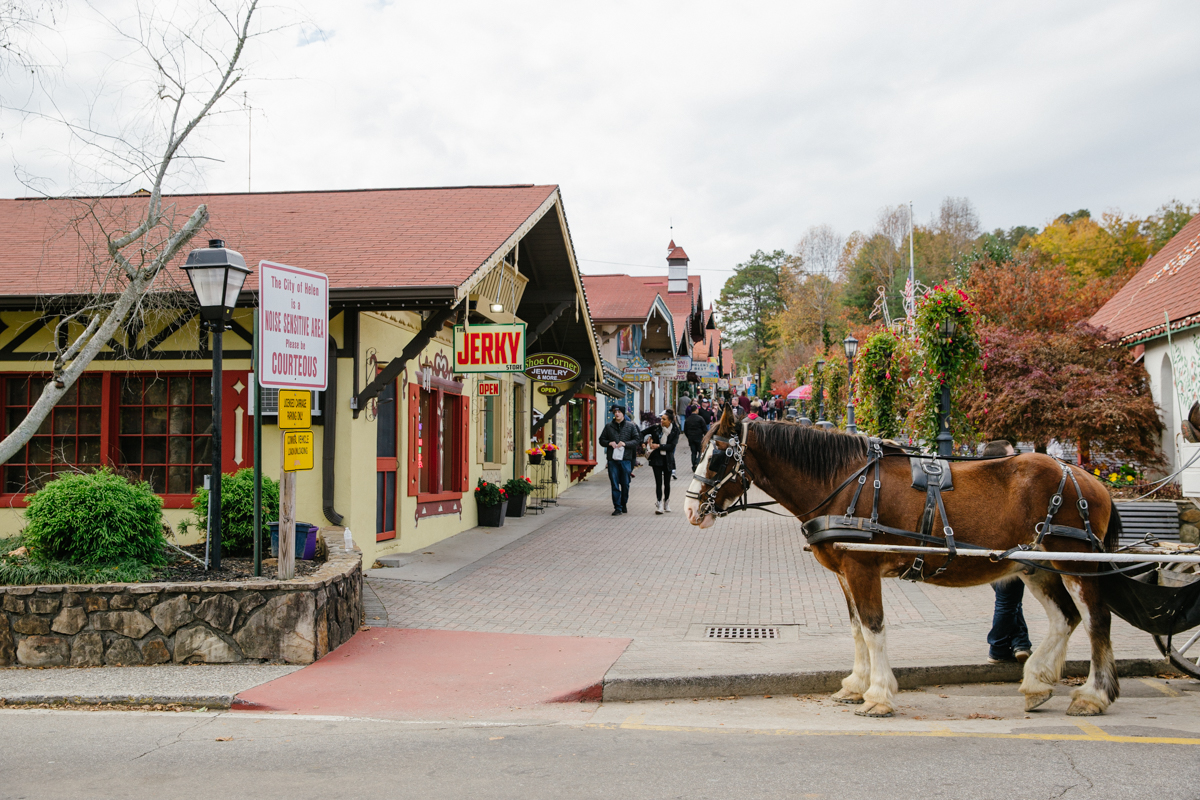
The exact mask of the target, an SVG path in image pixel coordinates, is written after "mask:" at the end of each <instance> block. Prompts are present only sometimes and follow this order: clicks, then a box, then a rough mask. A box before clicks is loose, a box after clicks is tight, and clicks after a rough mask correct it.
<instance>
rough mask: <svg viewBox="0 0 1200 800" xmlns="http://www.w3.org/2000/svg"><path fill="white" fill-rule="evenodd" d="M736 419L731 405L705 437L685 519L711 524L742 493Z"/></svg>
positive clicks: (694, 523)
mask: <svg viewBox="0 0 1200 800" xmlns="http://www.w3.org/2000/svg"><path fill="white" fill-rule="evenodd" d="M738 435H739V431H738V422H737V418H736V417H734V415H733V410H732V408H731V407H730V406H728V405H727V406H725V410H724V411H723V412H722V414H721V418H720V419H719V420H718V421H717V424H716V425H714V426H713V429H712V430H710V431H709V432H708V435H707V436H706V437H705V438H704V443H703V444H704V455H702V456H701V457H700V461H699V462H698V463H697V464H696V472H695V474H694V475H693V476H692V482H691V485H689V486H688V492H687V498H688V499H687V502H686V503H685V504H684V511H685V512H686V514H687V520H688V522H690V523H691V524H693V525H698V526H700V527H701V528H708V527H711V526H712V524H713V523H714V522H716V520H717V513H716V512H721V511H725V510H726V509H727V508H729V506H730V505H731V504H732V503H733V501H735V500H737V499H738V498H739V497H741V496H742V493H743V492H744V491H745V486H744V484H743V482H742V480H740V479H739V477H740V475H739V460H740V458H741V451H740V449H739V448H740V446H744V445H745V442H740V441H739V440H738V438H737V437H738Z"/></svg>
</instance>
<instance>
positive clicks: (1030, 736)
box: [584, 715, 1200, 746]
mask: <svg viewBox="0 0 1200 800" xmlns="http://www.w3.org/2000/svg"><path fill="white" fill-rule="evenodd" d="M639 716H640V715H639ZM636 720H637V717H629V718H628V719H626V720H625V721H624V722H622V723H620V724H619V725H618V724H615V723H592V724H589V725H585V726H584V727H587V728H602V729H605V730H627V731H656V732H665V733H739V734H750V735H753V736H915V737H924V738H950V739H1026V740H1030V741H1039V742H1116V743H1119V744H1178V745H1192V746H1195V745H1200V738H1187V737H1182V736H1179V737H1176V736H1114V735H1112V734H1109V733H1105V732H1104V731H1103V730H1102V729H1100V728H1099V727H1097V726H1096V725H1093V724H1091V723H1088V722H1076V723H1075V724H1076V725H1078V726H1079V728H1080V730H1082V731H1084V733H1078V734H1071V733H977V732H968V731H953V730H951V729H949V728H947V727H943V726H939V727H936V728H934V729H933V730H929V731H822V730H793V729H787V728H779V729H773V730H772V729H766V728H724V727H722V728H709V727H699V726H687V725H647V724H646V723H644V722H638V721H636Z"/></svg>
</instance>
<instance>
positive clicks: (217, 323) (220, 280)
mask: <svg viewBox="0 0 1200 800" xmlns="http://www.w3.org/2000/svg"><path fill="white" fill-rule="evenodd" d="M183 270H184V272H186V273H187V276H188V280H189V281H190V282H191V284H192V291H193V292H194V293H195V295H196V301H197V302H198V303H199V304H200V319H201V320H203V321H204V322H205V323H206V324H207V325H208V329H209V330H210V331H212V335H213V348H212V351H213V372H212V404H213V409H212V474H211V477H210V478H209V487H208V492H209V498H210V502H209V504H208V541H209V551H210V552H211V554H212V568H213V569H214V570H218V569H220V568H221V346H222V334H223V333H224V332H225V326H226V325H227V324H228V323H229V321H230V320H231V319H233V309H234V307H235V306H237V299H238V293H239V292H240V291H242V284H244V283H245V282H246V276H247V275H249V274H250V270H249V269H247V267H246V259H244V258H242V254H241V253H239V252H237V251H236V250H228V249H226V248H225V241H224V240H223V239H209V240H208V247H202V248H198V249H196V250H193V251H192V252H190V253H188V257H187V262H186V263H185V264H184V265H183ZM256 533H257V532H256Z"/></svg>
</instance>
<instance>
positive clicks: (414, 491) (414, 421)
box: [408, 383, 421, 497]
mask: <svg viewBox="0 0 1200 800" xmlns="http://www.w3.org/2000/svg"><path fill="white" fill-rule="evenodd" d="M420 419H421V387H420V386H419V385H417V384H415V383H410V384H409V385H408V496H409V497H416V496H417V495H418V494H419V493H420V487H421V480H420V479H421V473H420V469H419V467H418V466H417V463H418V462H417V456H418V449H417V448H418V444H417V437H418V436H420V428H419V426H418V421H419V420H420Z"/></svg>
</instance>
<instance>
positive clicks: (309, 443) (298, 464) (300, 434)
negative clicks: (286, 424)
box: [283, 431, 313, 472]
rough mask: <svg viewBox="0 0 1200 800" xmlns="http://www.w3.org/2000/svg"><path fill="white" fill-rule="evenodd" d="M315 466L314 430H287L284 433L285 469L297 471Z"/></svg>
mask: <svg viewBox="0 0 1200 800" xmlns="http://www.w3.org/2000/svg"><path fill="white" fill-rule="evenodd" d="M312 468H313V432H312V431H285V432H284V434H283V469H284V471H285V472H296V471H297V470H302V469H312Z"/></svg>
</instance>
